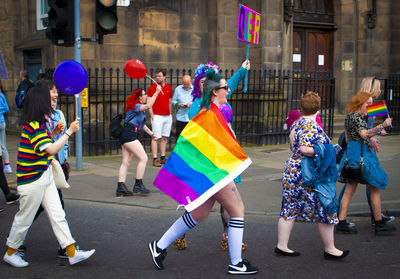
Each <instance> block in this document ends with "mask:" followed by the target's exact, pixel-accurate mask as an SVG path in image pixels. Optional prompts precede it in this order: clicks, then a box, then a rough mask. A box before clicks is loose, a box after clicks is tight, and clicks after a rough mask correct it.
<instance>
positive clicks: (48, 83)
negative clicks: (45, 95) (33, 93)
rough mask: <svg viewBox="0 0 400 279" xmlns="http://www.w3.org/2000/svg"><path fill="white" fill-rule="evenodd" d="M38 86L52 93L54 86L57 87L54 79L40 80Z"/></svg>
mask: <svg viewBox="0 0 400 279" xmlns="http://www.w3.org/2000/svg"><path fill="white" fill-rule="evenodd" d="M36 86H37V87H40V88H44V89H47V90H49V91H50V90H51V89H53V87H54V86H56V83H55V82H54V80H52V79H41V80H38V82H37V83H36Z"/></svg>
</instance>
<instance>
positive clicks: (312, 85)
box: [59, 69, 335, 155]
mask: <svg viewBox="0 0 400 279" xmlns="http://www.w3.org/2000/svg"><path fill="white" fill-rule="evenodd" d="M220 72H221V74H222V75H223V76H224V77H225V78H227V79H229V78H230V77H231V76H232V75H233V74H234V73H235V71H234V70H223V71H220ZM185 74H188V75H191V76H192V77H193V71H192V70H191V69H188V70H186V69H182V70H181V69H170V70H168V72H167V83H169V84H170V85H171V86H172V88H173V89H175V87H176V86H178V85H180V84H181V78H182V76H183V75H185ZM88 75H89V81H88V88H89V106H88V108H82V119H81V121H82V127H83V153H84V155H102V154H116V153H118V152H120V146H119V143H118V141H117V140H113V139H111V138H110V136H109V134H108V125H109V123H110V120H111V119H112V118H113V117H114V116H115V115H117V114H118V113H121V112H123V111H124V108H125V100H126V98H127V97H128V96H129V95H130V93H131V91H132V90H133V89H136V88H138V87H141V88H143V89H147V88H148V87H149V86H150V85H151V81H150V79H140V80H133V79H131V78H130V77H128V76H127V75H126V74H125V72H124V71H123V70H121V69H94V70H93V69H88ZM149 75H150V76H155V72H154V69H150V71H149ZM308 90H312V91H315V92H318V93H319V94H320V96H321V98H322V106H321V111H320V116H321V119H322V122H323V125H324V129H325V131H326V132H327V134H328V135H330V136H331V135H332V133H333V109H334V92H335V79H334V77H333V76H332V74H331V73H329V72H305V71H285V70H251V71H250V72H249V75H248V92H247V93H243V82H242V83H241V84H239V86H238V88H237V89H236V91H235V92H234V93H233V95H232V96H231V98H230V99H229V100H228V101H229V102H230V104H231V106H232V109H233V129H234V131H235V133H236V136H237V138H238V141H239V142H240V144H242V145H263V144H277V143H285V142H287V138H288V131H287V130H284V128H283V127H284V123H285V122H286V118H287V115H288V113H289V112H290V111H291V110H293V109H299V108H300V106H299V99H300V96H301V94H302V93H305V92H306V91H308ZM59 104H60V109H61V110H62V111H64V113H65V114H66V116H67V120H68V123H69V122H70V120H72V119H73V118H74V98H73V96H68V95H65V94H60V97H59ZM174 119H175V118H174ZM150 140H151V139H150V138H149V137H148V136H147V135H142V136H141V142H142V144H143V145H144V147H145V149H146V151H150ZM175 142H176V137H175V127H174V125H173V129H172V133H171V137H170V140H169V145H168V149H169V150H172V148H173V146H174V144H175ZM70 146H71V153H74V149H75V148H74V144H73V142H71V144H70Z"/></svg>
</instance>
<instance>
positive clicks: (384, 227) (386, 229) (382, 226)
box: [375, 219, 396, 235]
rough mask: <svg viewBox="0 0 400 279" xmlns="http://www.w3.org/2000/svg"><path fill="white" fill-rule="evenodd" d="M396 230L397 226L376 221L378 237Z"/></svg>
mask: <svg viewBox="0 0 400 279" xmlns="http://www.w3.org/2000/svg"><path fill="white" fill-rule="evenodd" d="M395 230H396V227H395V226H392V225H388V224H386V222H385V221H384V220H383V219H382V220H379V221H375V234H376V235H383V234H388V233H391V232H394V231H395Z"/></svg>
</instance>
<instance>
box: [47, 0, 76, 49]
mask: <svg viewBox="0 0 400 279" xmlns="http://www.w3.org/2000/svg"><path fill="white" fill-rule="evenodd" d="M48 4H49V26H48V27H47V30H46V37H47V38H48V39H50V40H51V42H52V44H54V45H58V46H66V47H72V46H74V43H75V33H74V19H75V17H74V1H73V0H48Z"/></svg>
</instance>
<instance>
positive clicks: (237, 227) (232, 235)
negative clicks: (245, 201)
mask: <svg viewBox="0 0 400 279" xmlns="http://www.w3.org/2000/svg"><path fill="white" fill-rule="evenodd" d="M243 229H244V218H231V219H230V221H229V226H228V247H229V256H230V257H231V264H233V265H235V264H238V263H239V262H240V261H241V260H242V242H243Z"/></svg>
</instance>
